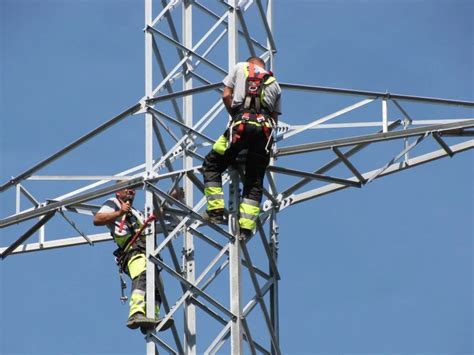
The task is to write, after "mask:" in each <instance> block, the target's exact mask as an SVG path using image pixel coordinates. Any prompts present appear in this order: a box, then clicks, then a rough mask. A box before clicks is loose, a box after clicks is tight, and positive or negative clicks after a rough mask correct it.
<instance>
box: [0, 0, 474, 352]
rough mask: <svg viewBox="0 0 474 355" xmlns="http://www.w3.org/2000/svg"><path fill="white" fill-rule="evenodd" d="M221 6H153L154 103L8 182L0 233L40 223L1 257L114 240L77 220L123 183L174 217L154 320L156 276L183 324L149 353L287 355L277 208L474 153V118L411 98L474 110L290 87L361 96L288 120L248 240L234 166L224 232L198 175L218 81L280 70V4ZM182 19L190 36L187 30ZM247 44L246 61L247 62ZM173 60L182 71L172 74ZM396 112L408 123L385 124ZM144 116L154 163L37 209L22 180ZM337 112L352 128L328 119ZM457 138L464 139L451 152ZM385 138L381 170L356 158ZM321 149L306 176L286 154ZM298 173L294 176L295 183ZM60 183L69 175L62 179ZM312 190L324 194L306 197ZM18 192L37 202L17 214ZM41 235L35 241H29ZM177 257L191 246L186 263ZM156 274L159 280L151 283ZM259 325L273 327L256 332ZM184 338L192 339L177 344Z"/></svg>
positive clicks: (163, 242) (148, 159) (221, 114)
mask: <svg viewBox="0 0 474 355" xmlns="http://www.w3.org/2000/svg"><path fill="white" fill-rule="evenodd" d="M213 5H216V6H215V7H216V9H214V8H211V6H209V4H205V3H201V2H200V1H197V0H195V1H192V0H171V1H166V0H160V1H155V2H154V1H152V0H145V31H144V32H145V62H146V65H145V96H144V97H143V98H142V99H141V100H140V101H139V102H138V103H136V104H135V105H133V106H131V107H130V108H128V109H126V110H125V111H124V112H122V113H121V114H119V115H118V116H116V117H113V118H112V119H110V120H109V121H107V122H106V123H104V124H103V125H101V126H99V127H98V128H96V129H94V130H93V131H91V132H89V133H88V134H86V135H84V136H83V137H81V138H80V139H78V140H76V141H75V142H73V143H71V144H70V145H68V146H67V147H65V148H64V149H61V150H60V151H58V152H57V153H56V154H54V155H52V156H50V157H48V158H46V159H45V160H43V161H42V162H40V163H38V164H36V165H35V166H33V167H31V168H30V169H28V170H26V171H25V172H24V173H22V174H20V175H19V176H17V177H14V178H12V179H11V180H10V181H8V182H6V183H4V184H3V185H2V186H0V192H3V191H5V190H7V189H9V188H13V187H15V188H16V193H17V198H16V203H17V213H15V214H14V215H11V216H7V217H4V218H3V219H1V220H0V228H7V227H9V226H12V225H14V224H18V223H23V222H25V221H30V220H32V219H38V221H37V222H36V223H35V224H34V225H33V226H31V227H30V228H29V229H27V230H26V231H25V232H24V233H23V234H22V235H21V236H20V237H19V238H18V239H17V240H16V241H15V242H13V243H11V244H10V245H7V246H5V247H3V248H2V249H0V253H1V256H2V258H5V257H7V256H9V255H11V254H16V253H23V252H31V251H39V250H47V249H51V248H59V247H67V246H74V245H82V244H85V243H89V244H93V243H96V242H101V241H110V240H111V237H110V235H108V233H100V234H93V235H90V234H89V235H87V234H85V233H82V232H81V228H80V226H78V224H77V223H76V222H75V221H74V220H73V219H72V218H71V217H68V214H84V215H86V216H90V215H92V214H93V213H95V212H96V211H97V210H98V207H99V206H98V205H97V204H94V203H93V202H94V201H100V200H101V199H103V198H104V197H106V196H108V195H110V194H111V193H113V192H116V191H118V190H121V189H123V188H125V187H133V188H143V189H144V190H145V202H144V211H145V214H146V215H150V214H151V213H152V211H153V210H156V209H157V208H163V209H164V211H165V214H164V215H162V216H161V217H160V219H159V223H157V224H156V225H153V226H150V227H149V228H148V230H147V256H148V259H149V262H148V265H147V312H148V313H147V316H149V317H153V310H154V305H155V299H154V286H153V285H154V284H155V277H158V278H159V279H160V280H159V281H160V282H159V285H160V287H161V291H162V292H161V294H162V295H163V296H164V299H163V309H164V310H165V314H166V318H168V317H171V316H173V317H174V318H175V320H177V322H176V324H175V326H174V327H173V328H172V330H171V332H168V333H165V334H164V335H162V333H158V331H159V330H160V326H158V328H157V329H156V332H153V333H150V334H148V335H147V336H146V342H147V354H155V352H156V347H157V346H158V347H159V348H162V349H164V350H165V351H167V352H169V353H172V354H197V353H198V352H199V353H201V352H204V353H206V354H211V353H216V352H217V351H219V349H222V347H223V346H224V345H225V344H227V346H230V351H231V352H232V353H233V354H241V353H244V352H247V351H250V352H251V353H253V354H256V353H260V352H261V353H266V354H270V353H271V354H281V350H280V344H279V312H278V287H279V280H280V275H279V272H278V223H277V216H278V213H279V212H281V211H283V210H284V209H286V208H288V207H291V206H293V205H295V204H299V203H302V202H305V201H308V200H310V199H314V198H317V197H320V196H323V195H326V194H330V193H332V192H336V191H340V190H342V189H346V188H350V187H354V188H361V187H363V186H365V185H366V184H369V183H370V182H372V181H373V180H375V179H379V178H382V177H384V176H387V175H390V174H393V173H396V172H400V171H403V170H406V169H410V168H413V167H416V166H418V165H421V164H424V163H428V162H431V161H434V160H437V159H440V158H443V157H452V156H453V155H455V154H457V153H461V152H464V151H467V150H470V149H472V148H473V147H474V140H473V139H469V137H471V136H472V135H473V133H474V132H473V130H472V129H473V128H474V119H473V118H469V119H455V118H452V119H445V120H434V119H433V120H416V119H413V118H412V117H411V115H410V112H408V111H409V110H407V109H406V108H405V107H404V103H405V102H410V103H424V104H436V105H444V106H446V107H450V106H462V107H469V108H472V107H474V103H473V102H466V101H457V100H447V99H437V98H427V97H415V96H407V95H398V94H391V93H388V92H385V93H383V92H370V91H360V90H349V89H338V88H328V87H319V86H307V85H299V84H290V83H281V87H282V89H283V90H284V92H288V91H301V92H306V93H313V94H318V93H329V94H333V95H340V96H344V97H350V98H351V99H353V98H355V102H354V103H351V104H350V105H348V106H346V107H344V108H341V109H339V110H337V111H335V112H332V113H330V114H327V115H325V116H323V117H320V118H318V119H316V120H314V121H312V122H310V123H308V124H305V125H292V124H290V123H286V122H281V123H280V125H279V127H278V132H277V133H278V134H277V141H278V144H277V145H276V147H275V149H274V155H273V156H274V158H273V160H272V163H271V166H270V167H269V169H268V173H267V184H268V187H267V188H266V190H265V198H264V203H263V208H262V214H261V216H260V221H259V225H258V228H257V233H256V234H255V235H254V236H253V238H252V239H251V240H249V241H246V242H242V241H240V240H239V239H238V238H236V236H237V235H238V222H237V211H238V201H239V179H240V176H241V174H242V170H241V167H239V166H235V167H233V168H232V169H230V170H229V171H228V173H227V174H226V175H225V176H224V183H225V185H226V186H228V201H229V206H228V209H229V213H230V218H229V226H228V228H221V227H220V226H216V225H212V224H208V223H207V222H206V221H204V220H203V219H202V218H201V212H202V211H203V208H204V206H205V202H206V201H205V197H204V196H203V188H204V187H203V183H202V182H201V180H202V179H201V178H200V177H199V174H200V166H201V163H202V160H203V156H204V155H205V154H206V153H207V151H208V150H209V149H210V146H211V145H212V144H213V143H214V137H217V136H218V135H219V133H220V131H221V130H222V129H223V126H224V124H223V122H226V120H227V117H226V116H227V115H226V113H225V109H224V105H223V103H222V102H221V99H220V93H221V90H222V84H221V80H222V77H223V76H224V75H226V74H227V70H228V68H231V67H232V66H233V65H234V64H235V63H237V62H238V61H239V60H242V58H246V57H247V56H249V55H257V56H260V57H261V58H262V59H264V60H265V61H266V62H267V63H268V65H269V67H270V68H272V67H273V60H274V55H275V54H276V52H277V46H276V43H275V39H274V37H273V31H272V30H273V23H272V7H273V4H272V0H267V1H264V0H241V1H238V0H227V1H224V0H220V1H217V2H216V3H215V4H213ZM195 13H199V14H200V15H203V16H206V17H207V18H208V20H209V24H210V25H209V27H208V28H206V29H205V31H204V33H203V34H202V36H200V37H199V38H195V37H196V33H199V32H201V31H202V30H203V29H202V28H199V29H197V28H196V26H194V22H193V18H194V16H195ZM249 19H251V21H249ZM249 22H251V24H252V26H250V23H249ZM179 24H180V25H181V27H182V30H181V34H179V32H178V30H177V28H178V25H179ZM239 49H240V50H241V52H243V53H239ZM165 59H166V60H165ZM170 63H171V68H172V69H168V68H169V67H168V65H169V64H170ZM179 101H181V104H182V108H181V107H180V105H179ZM375 103H380V106H381V107H380V114H381V115H380V118H379V119H376V120H372V121H362V122H361V121H358V122H356V121H355V120H353V119H351V117H350V115H351V114H353V113H354V111H358V110H361V109H363V108H366V107H367V106H369V105H370V106H373V105H374V104H375ZM389 105H391V107H392V109H393V110H394V112H396V113H394V115H398V116H399V117H401V118H400V119H395V120H391V119H390V118H389V117H391V115H389ZM136 115H143V116H144V120H145V146H146V149H145V151H146V153H145V159H144V164H142V165H138V166H135V167H131V168H130V169H128V170H126V171H122V172H119V173H112V174H111V175H109V176H95V177H90V178H91V179H95V180H97V182H95V183H92V184H89V185H86V186H83V187H81V188H79V189H76V190H74V191H71V192H69V193H66V194H63V195H62V196H57V197H54V198H51V199H48V200H45V201H39V200H38V199H37V198H36V197H35V196H34V194H33V193H32V192H31V191H29V190H28V189H27V188H26V187H25V186H24V184H23V183H24V181H26V180H30V179H39V177H38V176H36V175H34V174H35V173H36V172H37V171H39V170H41V169H43V168H44V167H46V166H47V165H49V164H51V163H52V162H54V161H55V160H57V159H59V158H61V157H67V155H68V153H69V152H70V151H72V150H74V149H75V148H77V147H79V146H80V145H82V144H85V143H86V142H87V141H88V140H89V139H91V138H93V137H95V136H97V135H99V134H101V133H102V132H104V131H106V130H108V129H109V128H110V127H113V126H114V125H116V124H118V123H119V122H121V121H124V120H127V119H129V118H130V117H133V116H136ZM340 117H344V118H346V117H348V118H349V120H348V121H345V122H340V121H337V123H333V122H330V121H331V120H336V119H339V118H340ZM357 127H365V128H369V129H370V128H372V129H374V132H373V133H369V134H365V135H356V136H349V137H346V136H344V135H343V136H342V138H341V137H336V138H330V139H327V140H325V141H312V140H309V141H308V140H306V141H304V142H303V143H301V144H297V145H288V144H285V143H286V142H285V141H286V140H287V139H289V138H290V137H294V136H296V135H302V134H304V133H306V134H310V133H311V131H312V130H313V129H316V128H318V129H331V130H337V131H338V132H339V131H343V132H345V130H347V129H353V128H357ZM377 129H378V131H377ZM450 139H452V140H455V142H453V143H451V142H450ZM427 141H431V142H432V143H433V142H434V143H435V144H436V146H437V148H436V149H432V146H430V147H429V150H430V151H429V152H425V153H424V154H419V155H415V154H414V153H415V151H416V149H415V148H417V147H419V146H420V144H421V143H422V142H427ZM388 142H391V146H390V147H391V149H392V150H393V147H394V146H395V147H396V148H395V150H396V152H395V153H393V154H392V153H390V151H389V149H387V150H386V151H385V150H383V149H381V150H379V151H378V154H379V155H384V157H383V159H384V162H383V163H382V164H378V165H377V164H376V165H375V166H372V167H371V168H369V169H367V170H366V171H365V172H363V171H362V170H361V168H360V167H358V166H357V164H355V163H354V162H353V160H352V159H351V157H353V156H355V155H356V154H358V155H360V154H363V153H364V151H366V150H368V148H369V147H371V146H372V145H375V144H377V143H378V144H379V145H382V146H384V144H385V143H387V144H388ZM393 142H395V144H393ZM314 152H326V153H330V154H332V155H333V157H332V158H331V159H329V160H328V161H327V162H326V163H325V164H323V165H321V166H314V167H310V170H308V169H303V168H302V167H301V166H300V165H298V164H293V163H292V161H290V160H288V159H286V160H285V157H287V156H294V155H303V154H308V153H314ZM341 168H343V169H346V172H347V173H348V174H349V176H348V177H344V178H340V177H335V176H334V174H335V173H333V172H334V171H337V174H339V173H340V172H339V170H337V169H341ZM364 169H365V167H364ZM289 177H293V178H296V182H295V181H293V180H291V179H290V178H289ZM69 178H71V177H69ZM50 179H53V180H62V179H64V177H60V176H56V177H50ZM117 181H118V182H117ZM315 181H316V182H320V183H321V184H322V185H321V186H318V187H316V188H311V189H305V187H306V188H307V187H308V185H309V184H310V183H313V182H315ZM177 186H182V187H183V189H184V199H183V200H177V199H175V198H173V197H172V196H171V191H173V190H174V189H175V188H176V187H177ZM21 196H24V197H26V198H27V199H28V200H29V201H30V202H31V203H32V204H33V206H34V207H33V208H28V209H24V210H21V208H20V204H19V201H20V197H21ZM91 202H92V203H91ZM67 213H68V214H67ZM55 216H56V217H59V218H63V219H65V220H66V222H67V223H68V224H70V225H71V226H72V227H73V228H74V229H75V230H76V231H77V232H78V233H79V234H80V236H78V237H74V238H64V239H55V240H49V239H47V238H46V235H45V233H44V226H45V225H46V224H47V223H48V222H49V221H50V220H51V219H52V218H53V217H55ZM37 232H39V240H38V242H37V243H28V240H29V239H30V237H32V236H33V235H34V234H35V233H37ZM157 236H159V238H158V237H157ZM157 240H159V241H160V242H159V243H157ZM250 243H251V244H250ZM248 245H251V247H248ZM176 248H182V257H181V260H180V258H179V257H178V254H177V252H176ZM157 267H158V268H159V269H160V270H161V272H160V274H155V270H156V268H157ZM164 281H166V282H164ZM200 317H208V318H209V319H210V320H212V321H213V322H215V324H216V326H215V328H213V329H212V331H215V332H214V333H212V332H211V331H209V333H212V334H210V335H209V334H208V335H207V336H203V334H201V332H203V331H202V330H200V329H199V327H198V326H197V321H198V319H200ZM178 319H179V321H178ZM181 319H182V321H181ZM250 319H251V320H252V321H251V322H250V321H249V320H250ZM260 328H262V329H264V332H260V331H258V330H257V329H260ZM181 329H182V332H183V334H184V336H183V337H181V336H180V330H181Z"/></svg>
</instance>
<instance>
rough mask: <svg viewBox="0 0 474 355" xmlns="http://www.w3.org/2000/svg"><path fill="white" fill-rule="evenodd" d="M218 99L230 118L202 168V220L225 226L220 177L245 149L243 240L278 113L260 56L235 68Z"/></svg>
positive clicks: (276, 95)
mask: <svg viewBox="0 0 474 355" xmlns="http://www.w3.org/2000/svg"><path fill="white" fill-rule="evenodd" d="M223 83H224V85H225V87H224V92H223V94H222V100H223V101H224V105H225V107H226V109H227V112H228V113H229V114H230V115H231V116H232V121H231V122H230V124H229V126H228V128H227V130H226V131H225V133H224V134H223V135H222V136H220V137H219V138H218V139H217V141H216V143H215V144H214V145H213V147H212V150H211V152H210V153H209V154H208V155H207V156H206V158H205V160H204V164H203V174H204V184H205V189H204V193H205V195H206V198H207V210H206V211H205V213H204V215H203V217H204V218H205V219H207V220H208V221H210V222H212V223H218V224H225V223H226V217H225V213H224V206H225V202H224V193H223V190H222V173H223V172H224V171H225V169H227V167H228V166H229V165H230V164H232V163H234V161H235V158H236V157H237V155H238V154H239V153H240V152H241V151H242V150H244V149H247V156H246V163H245V177H244V188H243V193H242V200H241V203H240V208H239V210H240V216H239V225H240V232H241V235H242V236H243V238H247V237H248V236H250V235H251V233H252V231H253V230H255V228H256V225H257V224H256V223H257V219H258V216H259V214H260V203H261V200H262V193H263V180H264V177H265V170H266V168H267V166H268V164H269V162H270V148H271V145H272V131H273V129H275V128H276V125H277V123H278V115H280V114H281V104H280V98H281V89H280V86H279V85H278V83H277V81H276V79H275V77H274V76H273V73H271V72H270V71H267V70H266V69H265V62H264V61H263V60H262V59H261V58H259V57H250V58H249V59H247V61H246V62H241V63H237V64H236V65H235V67H234V68H232V70H231V71H230V73H229V75H227V76H226V77H225V78H224V80H223Z"/></svg>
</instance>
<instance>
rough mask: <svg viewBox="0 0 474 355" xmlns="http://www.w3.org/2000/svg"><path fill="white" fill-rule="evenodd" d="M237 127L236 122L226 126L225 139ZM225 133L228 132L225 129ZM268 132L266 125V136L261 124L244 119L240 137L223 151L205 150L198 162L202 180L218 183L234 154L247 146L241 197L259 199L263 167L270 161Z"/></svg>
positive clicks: (235, 155)
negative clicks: (199, 162)
mask: <svg viewBox="0 0 474 355" xmlns="http://www.w3.org/2000/svg"><path fill="white" fill-rule="evenodd" d="M238 127H239V125H238V124H237V125H235V126H233V127H232V128H229V130H230V129H232V134H231V135H230V137H229V136H228V137H227V138H228V139H229V141H230V140H231V137H235V136H236V134H237V130H238ZM226 133H228V131H227V132H226ZM270 133H271V129H270V128H268V134H269V136H268V137H267V135H266V134H265V132H264V129H263V127H262V126H260V125H258V126H257V125H255V124H252V123H248V122H247V123H245V127H244V130H243V132H242V133H241V134H240V138H238V139H237V140H236V141H235V142H233V143H231V144H230V145H229V147H228V148H227V149H226V150H225V152H224V154H222V155H221V154H219V153H217V152H216V151H214V150H211V151H210V152H209V154H207V156H206V158H205V159H204V163H203V165H202V166H203V175H204V184H207V183H222V173H223V172H224V171H225V170H226V169H227V167H228V166H229V165H231V164H233V163H235V159H236V157H237V155H239V153H240V152H241V151H242V150H244V149H248V152H247V156H246V162H245V176H244V181H243V183H244V189H243V194H242V198H244V199H250V200H254V201H257V202H258V203H260V202H261V200H262V194H263V180H264V178H265V171H266V169H267V166H268V164H269V162H270V153H269V148H270V146H271V142H269V139H271V137H270ZM267 148H268V150H267Z"/></svg>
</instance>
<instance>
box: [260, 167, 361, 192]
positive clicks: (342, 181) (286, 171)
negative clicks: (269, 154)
mask: <svg viewBox="0 0 474 355" xmlns="http://www.w3.org/2000/svg"><path fill="white" fill-rule="evenodd" d="M267 170H268V171H270V172H273V173H279V174H285V175H292V176H298V177H304V178H308V179H313V180H320V181H326V182H335V183H337V184H343V185H348V186H352V187H361V183H360V182H355V181H350V180H346V179H340V178H335V177H332V176H326V175H321V174H315V173H308V172H305V171H300V170H295V169H287V168H282V167H280V166H274V165H271V166H269V167H268V168H267Z"/></svg>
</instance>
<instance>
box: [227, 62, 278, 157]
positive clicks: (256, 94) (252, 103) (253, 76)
mask: <svg viewBox="0 0 474 355" xmlns="http://www.w3.org/2000/svg"><path fill="white" fill-rule="evenodd" d="M245 75H246V80H245V98H244V102H243V104H242V106H241V107H240V109H239V112H238V113H239V114H238V115H236V119H235V120H234V121H233V122H232V127H231V128H233V127H235V126H237V129H236V130H235V131H234V132H233V133H232V129H230V132H231V135H232V134H233V135H232V138H231V140H230V141H231V142H232V143H235V142H237V141H238V140H239V139H240V138H241V137H242V134H243V133H244V131H245V125H246V124H253V125H256V126H261V127H262V130H263V133H264V134H265V137H266V138H267V146H266V148H268V144H269V143H270V140H271V132H272V128H273V126H274V122H273V119H272V117H271V116H270V112H269V111H268V109H267V108H266V107H265V104H264V95H265V90H264V89H265V86H268V85H270V84H271V83H273V82H274V81H275V78H274V77H273V75H272V74H271V73H269V72H265V71H259V72H258V73H257V72H256V71H255V64H253V63H248V67H245Z"/></svg>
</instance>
